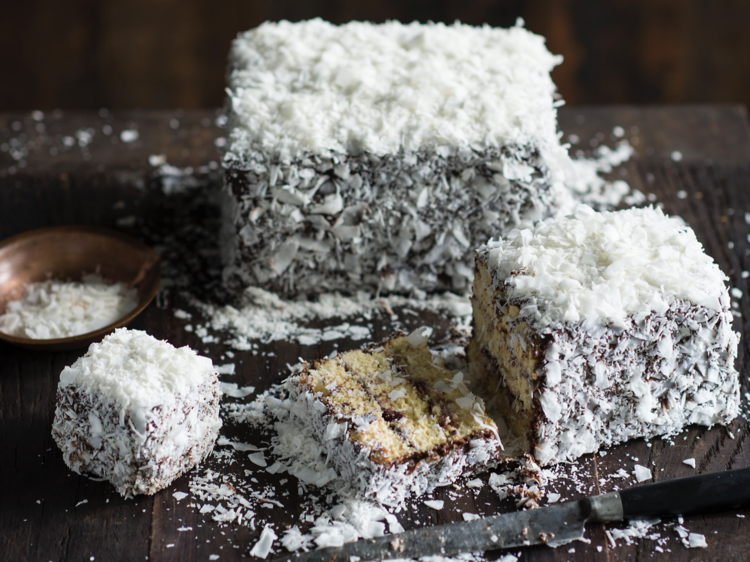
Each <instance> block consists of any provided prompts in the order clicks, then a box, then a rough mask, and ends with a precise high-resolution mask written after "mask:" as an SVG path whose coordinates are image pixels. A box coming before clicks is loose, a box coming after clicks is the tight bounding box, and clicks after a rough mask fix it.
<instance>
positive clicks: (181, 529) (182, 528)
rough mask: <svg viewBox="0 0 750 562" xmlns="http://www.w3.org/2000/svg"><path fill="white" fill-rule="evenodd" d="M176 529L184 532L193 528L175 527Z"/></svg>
mask: <svg viewBox="0 0 750 562" xmlns="http://www.w3.org/2000/svg"><path fill="white" fill-rule="evenodd" d="M177 530H178V531H179V532H180V533H184V532H186V531H192V530H193V528H192V527H177Z"/></svg>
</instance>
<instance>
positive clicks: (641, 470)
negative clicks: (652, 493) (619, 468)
mask: <svg viewBox="0 0 750 562" xmlns="http://www.w3.org/2000/svg"><path fill="white" fill-rule="evenodd" d="M633 474H634V475H635V479H636V480H637V481H638V482H643V481H644V480H650V479H651V478H652V476H651V471H650V470H649V469H648V468H646V467H645V466H641V465H640V464H637V465H635V466H634V467H633Z"/></svg>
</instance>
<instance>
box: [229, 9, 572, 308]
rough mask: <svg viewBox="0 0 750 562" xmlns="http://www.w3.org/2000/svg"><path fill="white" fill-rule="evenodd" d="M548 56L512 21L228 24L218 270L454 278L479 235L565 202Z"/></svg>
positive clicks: (341, 285) (304, 289)
mask: <svg viewBox="0 0 750 562" xmlns="http://www.w3.org/2000/svg"><path fill="white" fill-rule="evenodd" d="M559 61H560V59H559V57H555V56H553V55H551V54H550V53H549V52H548V51H547V49H546V48H545V46H544V39H543V38H542V37H539V36H537V35H534V34H532V33H530V32H528V31H526V30H525V29H523V28H522V27H520V26H516V27H513V28H511V29H496V28H491V27H488V26H485V27H471V26H467V25H461V24H455V25H452V26H446V25H443V24H424V25H423V24H418V23H413V24H409V25H403V24H400V23H398V22H388V23H385V24H382V25H373V24H369V23H359V22H353V23H349V24H346V25H342V26H334V25H331V24H329V23H326V22H323V21H321V20H312V21H307V22H300V23H289V22H280V23H266V24H263V25H262V26H260V27H258V28H256V29H254V30H251V31H248V32H247V33H244V34H242V35H240V36H239V37H238V38H237V39H236V40H235V42H234V43H233V46H232V51H231V54H230V75H229V90H228V94H229V99H230V104H229V124H228V127H229V146H228V149H227V152H226V154H225V158H224V166H225V169H226V198H225V201H224V205H223V207H224V208H223V214H224V223H225V229H224V231H223V233H222V243H221V246H222V255H223V261H224V264H225V269H224V277H225V282H226V284H227V286H228V287H230V288H231V289H233V290H236V291H239V290H241V289H244V288H246V287H248V286H257V287H263V288H265V289H269V290H272V291H274V292H278V293H284V294H287V295H295V294H300V293H319V292H322V291H344V292H348V293H355V292H356V291H358V290H361V289H362V288H368V289H370V290H373V291H379V292H381V293H392V292H395V293H412V294H416V295H422V294H423V293H424V292H435V291H442V290H456V291H465V290H466V289H467V288H468V286H469V284H470V283H471V271H472V264H471V258H472V250H473V249H474V248H476V247H477V246H478V245H479V244H481V243H484V242H485V241H486V240H487V239H488V238H490V237H492V236H498V235H499V234H502V233H503V232H505V231H506V230H508V229H510V228H512V227H516V226H520V225H524V224H532V223H533V222H534V221H537V220H540V219H542V218H544V217H546V216H550V215H555V214H557V213H560V212H565V210H566V209H570V208H572V205H573V199H572V195H571V192H570V190H569V189H568V188H567V187H566V186H565V184H564V182H565V181H568V180H572V179H573V178H575V177H578V175H580V174H579V172H580V171H581V170H580V169H578V168H577V167H576V166H574V165H573V163H572V162H571V160H570V158H569V157H568V155H567V152H566V151H565V149H564V148H563V147H562V146H561V145H560V142H559V139H558V136H557V133H556V129H557V114H556V111H557V109H556V108H557V105H559V103H561V102H557V101H555V99H554V93H555V87H554V84H553V83H552V81H551V79H550V76H549V72H550V70H551V69H552V68H553V67H554V66H555V64H557V63H558V62H559ZM579 168H580V167H579Z"/></svg>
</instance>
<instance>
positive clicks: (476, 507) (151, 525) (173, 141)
mask: <svg viewBox="0 0 750 562" xmlns="http://www.w3.org/2000/svg"><path fill="white" fill-rule="evenodd" d="M218 114H219V112H215V111H189V112H180V111H176V112H175V111H149V112H141V111H132V112H121V113H115V114H110V113H108V112H106V111H100V112H98V113H97V112H89V113H60V112H58V113H50V114H47V115H41V114H38V113H37V114H0V239H2V238H5V237H8V236H11V235H14V234H17V233H20V232H23V231H25V230H30V229H33V228H38V227H43V226H50V225H58V224H90V225H100V226H107V227H113V228H119V229H120V230H123V231H125V232H128V233H130V234H132V235H134V236H136V237H138V238H140V239H141V240H143V241H144V242H146V243H148V244H150V245H152V246H154V247H157V248H160V249H162V250H163V251H164V252H166V253H167V254H169V255H166V256H165V258H166V260H167V264H166V267H165V275H166V277H168V278H170V279H172V281H173V282H174V286H173V287H172V290H171V291H168V293H167V295H168V296H169V298H168V299H163V300H162V302H161V306H157V304H156V303H153V304H152V305H150V306H149V307H148V309H147V310H146V311H145V312H144V313H143V314H142V315H141V316H139V317H138V318H137V319H136V320H135V321H134V322H133V323H132V325H131V327H132V328H137V329H143V330H146V331H148V332H149V333H151V334H152V335H154V336H156V337H157V338H161V339H166V340H168V341H170V342H171V343H173V344H174V345H177V346H181V345H185V344H188V345H191V346H192V347H194V348H196V349H198V350H199V351H200V352H201V353H205V354H207V355H209V356H211V357H212V358H213V359H214V360H215V362H217V363H228V362H235V364H236V366H237V373H236V374H235V375H233V376H231V377H227V378H226V380H231V381H232V382H236V383H238V384H239V385H240V386H244V385H253V386H255V387H256V389H257V392H261V391H263V390H265V389H266V388H268V387H269V386H270V385H271V384H273V383H275V382H278V381H280V380H281V379H282V378H283V377H284V376H285V375H286V373H287V372H288V371H287V368H286V364H287V363H296V362H297V358H298V357H302V358H304V359H314V358H316V357H318V356H321V355H323V354H328V353H330V352H331V351H332V350H333V349H335V348H334V345H335V344H336V343H338V345H339V346H340V347H339V348H340V349H343V348H345V347H346V346H348V345H351V346H353V347H354V346H356V347H358V346H359V344H360V343H361V342H348V341H344V342H341V341H339V342H321V343H320V344H318V345H314V346H301V345H297V344H294V343H289V342H276V343H271V344H265V345H264V344H259V345H258V349H257V351H256V352H255V354H253V353H252V352H249V351H247V352H239V351H238V352H236V356H235V357H234V358H233V359H229V358H228V357H227V356H225V355H224V354H225V352H226V350H227V349H229V348H228V347H226V346H224V345H223V344H220V343H215V344H204V343H203V342H202V341H201V340H200V339H199V338H198V337H197V336H196V335H195V334H194V333H189V332H186V331H185V330H184V329H183V326H184V324H185V322H184V321H182V320H179V319H177V318H175V317H174V309H175V308H178V307H179V308H186V307H187V306H188V305H187V303H185V302H184V300H181V297H180V296H179V294H178V290H177V289H179V288H184V289H189V290H190V291H192V292H193V293H196V294H199V295H201V294H203V295H209V294H211V290H212V289H213V288H214V287H215V286H216V285H217V283H218V281H217V279H218V278H217V262H216V256H215V252H214V251H213V250H214V249H215V242H214V241H213V240H212V239H210V237H209V239H207V238H205V237H203V236H202V235H201V232H202V231H201V230H199V229H196V228H193V226H194V225H195V224H198V223H201V224H203V225H205V227H206V228H208V229H209V230H211V229H212V228H214V229H215V228H216V226H217V223H218V220H217V213H216V210H215V208H213V207H211V206H210V205H207V204H206V203H205V197H203V196H201V195H200V193H201V190H205V189H210V188H211V187H212V186H214V187H215V185H216V182H217V181H218V179H217V178H218V177H219V174H218V166H217V163H218V162H219V159H220V146H221V144H222V143H221V140H219V141H217V140H216V139H219V138H221V135H222V130H221V129H220V128H219V127H217V125H216V123H215V121H216V117H217V115H218ZM615 126H621V127H623V129H624V133H625V138H626V139H628V140H630V142H631V143H632V144H633V146H634V147H635V150H636V156H635V157H634V158H633V159H632V160H630V161H629V162H627V163H626V164H624V165H623V166H622V167H621V168H620V169H618V170H616V171H615V172H614V174H615V176H616V177H623V178H624V179H626V180H627V181H628V182H629V183H630V185H631V187H632V188H634V189H638V190H640V191H642V192H643V193H644V194H652V195H651V196H652V198H654V197H655V200H656V201H657V202H659V203H661V204H663V206H664V209H665V211H666V212H668V213H671V214H678V215H681V216H682V217H683V218H684V219H685V220H686V221H687V222H688V223H689V224H690V225H691V226H692V227H693V228H694V229H695V231H696V234H697V236H698V239H699V240H700V241H701V242H702V243H703V244H704V246H705V248H706V251H707V252H708V253H709V254H710V255H711V256H713V257H714V259H715V260H716V261H717V262H718V263H719V265H720V266H721V268H722V269H723V270H724V272H725V273H726V274H727V275H728V277H729V279H730V280H729V283H730V286H731V287H739V288H740V289H742V291H743V293H744V296H743V297H742V298H741V299H739V301H738V304H739V308H738V310H739V311H740V312H741V314H742V316H741V317H737V318H735V329H736V330H738V331H740V332H743V336H742V340H741V345H740V352H739V358H738V361H737V367H738V369H739V371H740V373H741V377H742V392H743V395H744V393H745V392H747V391H748V390H749V389H748V381H747V379H748V377H747V375H748V367H747V365H746V362H745V357H746V355H747V345H748V340H749V339H750V338H749V337H748V335H747V334H745V333H744V332H745V326H746V323H745V320H744V319H745V318H750V300H748V296H747V294H748V291H747V280H746V279H744V278H743V277H742V272H743V271H747V270H750V242H749V241H748V235H749V234H750V224H748V223H750V215H746V214H745V213H746V212H750V135H749V134H748V127H747V116H746V114H745V112H744V110H743V109H742V108H739V107H729V106H690V107H597V108H575V107H573V108H563V109H562V110H561V111H560V128H561V130H562V131H564V133H565V139H568V138H569V137H568V136H569V135H577V136H578V138H579V139H580V140H579V142H578V143H577V144H574V145H573V147H572V149H571V150H572V151H574V152H575V151H576V150H587V151H590V150H591V147H592V146H593V145H595V144H597V143H604V144H608V145H610V146H612V145H613V144H614V141H615V139H614V137H613V136H612V135H611V132H612V131H613V127H615ZM124 130H129V131H133V130H137V131H138V139H137V140H135V141H131V142H123V140H122V139H127V138H128V133H126V134H125V135H121V133H122V131H124ZM132 136H133V135H132V134H131V137H132ZM673 153H674V154H673ZM678 153H679V154H678ZM160 154H164V155H166V159H167V161H168V162H169V163H170V164H171V165H173V166H177V167H180V168H185V167H187V166H191V167H193V173H194V174H195V176H196V177H197V178H198V180H199V181H198V182H197V183H198V185H197V187H193V188H190V189H187V191H184V192H179V190H178V192H177V193H172V194H171V195H165V191H169V190H168V189H167V190H165V189H163V188H162V187H163V186H162V184H161V182H160V180H159V179H158V177H156V175H155V174H154V171H155V168H154V166H153V165H152V164H150V163H149V156H151V155H160ZM680 156H681V158H680ZM152 160H153V159H152ZM746 216H747V218H746ZM185 271H187V272H188V273H187V274H185V273H184V272H185ZM180 272H182V273H183V274H182V275H178V274H179V273H180ZM200 321H201V319H200V318H199V317H196V318H194V319H193V323H196V322H200ZM401 322H402V324H401V325H403V326H405V327H407V328H408V327H410V326H415V325H418V324H421V323H423V322H430V323H432V324H436V325H437V326H438V328H439V331H445V330H446V329H447V327H448V326H447V320H446V319H444V318H442V317H440V316H437V315H427V316H426V317H423V318H412V319H409V318H407V317H406V316H404V317H403V318H402V320H401ZM374 324H375V328H374V329H373V337H374V338H376V339H377V338H381V337H384V336H386V335H387V334H388V333H389V331H390V329H391V327H392V325H393V324H392V323H391V319H390V318H389V317H388V316H385V315H384V316H383V317H382V318H381V319H380V321H378V322H375V323H374ZM82 353H83V351H82V350H81V351H70V352H56V353H42V352H33V351H27V350H22V349H16V348H14V347H11V346H9V345H7V344H5V343H0V455H1V456H0V559H3V560H39V561H45V562H46V561H50V560H51V561H55V562H63V561H79V560H81V561H84V560H98V561H110V560H150V561H152V562H156V561H166V560H209V559H210V556H211V555H218V556H219V558H218V559H219V560H222V561H228V560H238V559H240V558H246V557H249V550H250V548H251V547H252V546H253V545H254V544H255V542H256V541H257V539H258V536H259V534H260V529H262V526H263V525H262V523H263V522H264V521H267V520H271V521H273V522H274V523H275V524H276V525H275V528H276V531H277V533H278V534H279V535H281V532H280V531H282V530H283V529H284V528H285V526H286V525H290V524H297V523H298V515H299V506H300V504H301V498H300V497H299V496H298V490H297V485H296V483H295V482H291V481H288V482H286V483H283V484H282V479H283V478H285V477H286V478H287V479H288V480H294V478H293V477H289V476H288V475H271V474H268V473H266V472H265V471H263V470H262V469H259V468H258V467H256V466H255V465H253V464H252V463H250V462H248V461H247V460H246V459H245V457H244V456H238V457H237V459H238V460H237V462H236V463H235V464H234V465H232V468H231V470H232V471H233V473H234V475H235V476H237V475H240V477H241V475H243V474H244V473H245V471H246V470H249V471H252V474H251V475H250V476H251V477H257V479H258V480H259V481H260V483H261V484H263V485H266V486H270V487H273V488H275V489H276V491H277V495H276V496H275V497H276V499H278V500H281V501H282V503H283V504H284V507H283V508H279V507H274V508H273V509H256V512H257V513H258V517H257V523H258V526H257V529H255V530H253V529H252V528H251V527H250V526H249V525H248V524H246V523H243V524H236V523H230V524H226V525H221V524H219V523H217V522H215V521H213V520H212V519H211V517H210V516H209V515H207V514H206V515H204V514H201V513H199V512H198V510H197V508H196V507H191V502H194V498H192V497H188V498H186V499H183V500H182V501H177V500H176V499H175V498H174V496H173V493H174V492H175V491H178V490H179V491H185V492H188V491H189V488H188V482H189V480H190V478H191V476H190V475H187V476H184V477H182V478H180V479H178V480H177V481H176V482H175V483H173V485H172V486H170V487H169V488H168V489H166V490H163V491H161V492H159V493H157V494H156V495H155V496H153V497H138V498H135V499H130V500H124V499H122V498H120V497H119V495H118V494H117V493H116V492H115V491H114V490H113V488H112V487H111V486H110V485H109V484H108V483H106V482H96V481H93V480H90V479H87V478H83V477H80V476H78V475H76V474H74V473H72V472H71V471H69V470H68V468H67V467H66V466H65V464H64V463H63V461H62V458H61V455H60V452H59V450H58V449H57V447H56V445H55V444H54V442H53V441H52V439H51V435H50V428H51V423H52V419H53V415H54V408H55V390H56V387H57V382H58V377H59V374H60V371H61V370H62V368H63V367H64V366H65V365H69V364H71V363H72V362H73V361H74V360H75V359H76V358H77V357H78V356H79V355H81V354H82ZM250 399H252V397H250V398H248V400H250ZM227 400H228V401H235V402H242V400H238V399H227ZM747 412H748V408H747V400H743V414H742V415H741V416H740V418H738V419H737V420H735V422H734V423H733V424H732V425H731V426H730V428H729V429H730V430H731V432H732V435H733V437H732V436H730V433H729V432H728V431H727V429H726V428H723V427H715V428H713V429H710V430H709V429H706V428H703V427H690V428H689V429H688V430H687V431H685V432H683V433H682V434H680V435H678V436H677V437H676V438H675V439H674V440H673V441H672V442H668V441H664V440H659V439H657V440H653V441H652V442H650V443H646V442H645V441H643V440H634V441H631V442H628V443H626V444H624V445H621V446H618V447H614V448H612V449H611V450H609V451H608V453H607V454H606V456H599V455H592V454H589V455H585V456H583V457H582V458H581V459H580V460H578V461H577V462H576V463H573V464H570V465H565V466H563V467H560V468H558V469H557V471H558V472H559V473H560V474H561V477H560V478H558V479H556V480H554V481H552V482H551V483H550V484H549V485H548V487H547V491H548V492H550V491H556V492H559V493H561V494H562V496H563V499H575V498H578V497H581V496H582V495H586V494H592V493H603V492H606V491H609V490H612V489H613V487H614V486H624V485H633V484H635V480H634V479H633V478H630V479H627V480H625V481H623V480H619V479H617V478H612V477H611V475H612V474H613V473H614V472H616V471H617V470H618V469H620V468H623V469H625V470H626V471H628V472H630V473H632V470H633V466H634V464H636V463H638V464H642V465H645V466H649V467H650V468H651V470H652V472H653V474H654V480H665V479H668V478H674V477H680V476H686V475H690V474H696V473H705V472H712V471H718V470H725V469H731V468H742V467H747V466H750V450H749V449H748V439H747V438H748V433H747V419H746V417H747V415H748V413H747ZM223 433H224V434H226V435H229V436H230V437H232V438H236V439H239V440H242V441H248V442H261V441H262V440H263V439H264V437H263V436H258V435H254V434H252V433H251V432H250V431H249V430H248V427H247V426H244V425H241V424H239V425H238V424H227V425H226V427H225V429H224V430H223ZM254 440H255V441H254ZM224 449H225V448H224ZM691 457H694V458H695V462H696V468H695V469H693V468H691V467H689V466H687V465H685V464H683V462H682V461H683V459H687V458H691ZM215 462H216V460H215V459H211V460H209V461H207V464H206V466H203V467H201V468H200V469H199V472H200V473H202V472H203V471H204V470H205V468H206V467H209V468H210V467H211V466H214V465H213V464H212V463H215ZM223 470H226V468H224V469H223ZM248 474H249V473H248ZM193 475H194V474H193ZM483 478H484V480H485V481H486V480H487V476H486V475H485V476H484V477H483ZM574 482H577V484H575V485H574ZM461 490H465V489H464V488H461ZM441 494H443V495H441ZM435 497H437V498H442V497H444V498H445V499H446V508H445V509H443V510H442V511H433V510H431V509H429V508H426V507H424V506H422V505H421V503H418V504H416V506H417V507H413V509H409V510H406V511H403V512H401V513H400V514H399V519H400V521H401V523H402V524H403V525H404V527H406V528H407V529H408V528H412V527H415V526H416V525H417V523H416V521H420V523H419V525H431V524H437V523H444V522H449V521H455V520H460V519H461V511H468V512H473V513H478V514H491V513H496V512H501V511H509V510H512V509H514V507H513V504H512V503H511V502H510V501H509V500H505V501H502V502H500V501H497V498H496V495H495V494H494V492H493V491H492V490H491V489H490V488H489V486H484V487H483V488H482V489H481V491H480V492H479V493H478V494H475V493H473V492H465V491H460V492H459V494H458V498H457V499H451V498H450V497H449V495H448V492H447V491H445V490H443V489H441V490H439V491H438V492H437V493H436V494H435ZM193 505H195V504H193ZM747 514H748V512H747V510H741V511H740V512H739V515H740V516H742V515H747ZM674 526H675V523H674V522H665V523H662V524H659V525H657V526H656V527H654V528H653V529H652V530H653V532H655V533H657V534H658V535H659V536H660V537H662V539H664V540H662V541H661V542H658V541H655V540H652V539H649V538H640V539H638V538H637V539H633V540H632V541H631V542H630V544H627V543H626V541H624V540H622V539H621V540H618V541H617V546H615V547H613V546H612V545H611V544H610V542H609V541H608V540H607V538H606V536H605V527H604V526H603V525H594V526H591V527H590V528H589V530H588V536H589V537H590V539H591V543H590V544H585V543H580V542H579V543H575V544H573V545H570V547H563V548H558V549H554V550H553V549H551V548H547V547H532V548H527V549H523V550H521V551H514V553H515V554H519V552H520V559H521V560H576V561H584V560H608V561H610V560H652V559H653V560H675V559H676V560H741V559H745V558H746V557H747V553H748V552H750V517H748V518H744V517H739V516H738V512H735V511H733V512H730V513H725V514H718V515H707V516H703V517H692V518H687V519H686V520H685V521H684V526H685V527H686V528H687V529H688V530H689V531H690V532H694V533H702V534H704V535H705V537H706V540H707V542H708V545H709V546H708V548H707V549H690V550H688V549H686V548H685V547H683V546H682V544H681V543H680V541H679V540H678V538H677V533H676V531H675V529H674ZM187 527H191V528H192V529H191V530H190V531H178V529H179V528H183V529H184V528H187ZM276 546H277V548H276V549H275V552H276V553H279V552H281V549H280V546H279V544H278V542H277V543H276ZM657 546H659V547H660V548H662V550H663V552H658V551H657V550H655V547H657ZM570 548H573V549H574V551H570ZM498 556H500V553H495V554H488V557H489V558H491V559H492V558H496V557H498ZM269 558H273V555H271V556H270V557H269Z"/></svg>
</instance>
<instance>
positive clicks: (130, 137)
mask: <svg viewBox="0 0 750 562" xmlns="http://www.w3.org/2000/svg"><path fill="white" fill-rule="evenodd" d="M140 136H141V135H140V134H139V133H138V131H137V130H135V129H124V130H123V131H122V132H120V140H121V141H122V142H135V141H137V140H138V137H140Z"/></svg>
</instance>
